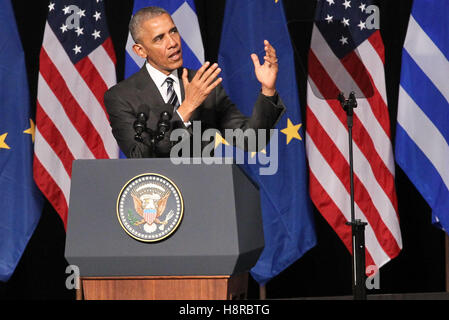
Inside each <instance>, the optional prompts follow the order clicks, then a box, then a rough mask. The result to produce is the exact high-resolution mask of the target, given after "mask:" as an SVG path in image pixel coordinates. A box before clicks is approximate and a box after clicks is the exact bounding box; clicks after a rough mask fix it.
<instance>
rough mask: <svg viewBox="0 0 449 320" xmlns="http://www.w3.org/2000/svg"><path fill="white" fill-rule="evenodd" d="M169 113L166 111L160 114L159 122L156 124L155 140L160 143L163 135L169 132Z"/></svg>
mask: <svg viewBox="0 0 449 320" xmlns="http://www.w3.org/2000/svg"><path fill="white" fill-rule="evenodd" d="M171 116H172V115H171V113H170V112H168V111H163V112H161V116H160V119H159V122H158V123H157V136H156V140H158V141H161V140H163V139H164V137H165V134H166V133H167V132H168V131H170V120H171Z"/></svg>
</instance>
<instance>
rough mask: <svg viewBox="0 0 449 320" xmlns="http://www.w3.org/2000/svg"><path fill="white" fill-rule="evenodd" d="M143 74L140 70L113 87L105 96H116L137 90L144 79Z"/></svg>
mask: <svg viewBox="0 0 449 320" xmlns="http://www.w3.org/2000/svg"><path fill="white" fill-rule="evenodd" d="M141 73H142V70H139V71H137V72H136V73H134V74H132V75H131V76H129V77H128V78H126V79H124V80H122V81H120V82H118V83H117V84H115V85H113V86H112V87H110V88H109V89H108V90H107V91H106V93H105V95H114V94H119V93H122V92H129V91H130V90H133V89H137V88H138V86H139V82H141V78H142V75H141Z"/></svg>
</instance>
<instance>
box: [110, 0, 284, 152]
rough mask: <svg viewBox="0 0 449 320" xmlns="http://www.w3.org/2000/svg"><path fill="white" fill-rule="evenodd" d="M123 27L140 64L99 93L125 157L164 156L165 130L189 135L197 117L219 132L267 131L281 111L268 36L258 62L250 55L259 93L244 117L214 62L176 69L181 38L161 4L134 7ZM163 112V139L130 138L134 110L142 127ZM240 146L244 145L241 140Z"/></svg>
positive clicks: (155, 124) (154, 124)
mask: <svg viewBox="0 0 449 320" xmlns="http://www.w3.org/2000/svg"><path fill="white" fill-rule="evenodd" d="M129 28H130V32H131V36H132V37H133V39H134V41H135V44H134V46H133V51H134V52H135V53H136V54H137V55H139V56H140V57H142V58H144V59H145V60H146V63H145V65H144V66H143V67H142V68H141V70H140V71H138V72H137V73H135V74H134V75H132V76H131V77H129V78H128V79H126V80H124V81H122V82H120V83H118V84H117V85H115V86H114V87H112V88H111V89H109V90H108V91H107V92H106V93H105V96H104V101H105V105H106V109H107V112H108V114H109V119H110V122H111V127H112V133H113V135H114V137H115V138H116V140H117V142H118V144H119V147H120V148H121V150H122V151H123V152H124V153H125V155H126V156H127V157H129V158H141V157H153V156H167V155H168V152H169V148H168V149H167V143H166V141H167V140H168V139H169V136H170V133H171V131H172V130H174V129H178V128H184V129H185V130H186V133H187V134H188V135H190V136H191V135H192V122H193V121H201V129H202V131H204V130H206V129H209V128H215V129H218V130H220V131H221V132H223V130H225V129H242V130H243V131H245V130H247V129H255V130H258V129H266V130H269V129H271V128H273V126H274V125H275V124H276V122H277V121H278V120H279V118H280V117H281V115H282V114H283V112H284V111H285V107H284V105H283V103H282V101H281V99H280V97H279V96H278V94H277V92H276V89H275V83H276V77H277V72H278V64H277V58H276V51H275V49H274V48H273V47H272V46H271V45H270V43H269V42H268V41H265V43H264V44H265V54H266V55H265V57H264V59H265V61H264V63H263V64H260V62H259V59H258V57H257V55H255V54H252V55H251V58H252V60H253V63H254V70H255V74H256V77H257V79H258V81H259V82H260V83H261V92H260V94H259V97H258V98H257V100H256V102H255V105H254V109H253V113H252V116H251V117H249V118H247V117H245V116H244V115H243V114H242V113H241V112H240V111H239V110H238V109H237V107H236V106H235V105H234V104H233V103H232V102H231V101H230V99H229V97H228V96H227V94H226V93H225V91H224V89H223V87H222V86H221V84H220V83H221V81H222V79H221V78H219V77H218V75H219V73H220V71H221V69H220V68H219V67H218V65H217V64H216V63H214V64H212V65H211V64H210V63H209V62H206V63H205V64H204V65H203V66H202V67H201V68H200V69H199V70H197V71H193V70H187V69H185V68H182V65H183V58H182V49H181V38H180V35H179V33H178V30H177V28H176V26H175V24H174V22H173V20H172V18H171V16H170V15H169V14H168V13H167V12H166V11H165V10H164V9H162V8H158V7H147V8H143V9H141V10H139V11H138V12H137V13H136V14H135V15H134V16H133V18H132V19H131V22H130V27H129ZM217 77H218V78H217ZM163 111H168V112H169V113H171V114H172V117H171V120H170V124H171V126H170V130H169V131H168V132H167V133H166V136H165V138H164V141H160V142H158V143H157V144H155V145H156V148H155V149H153V145H154V144H152V143H151V139H150V136H149V135H148V133H146V132H144V133H142V139H141V141H136V139H135V130H134V128H133V124H134V122H135V121H136V117H137V115H138V114H139V113H144V114H146V115H147V116H148V120H147V122H146V125H147V127H148V128H150V129H151V130H153V131H157V127H158V121H159V120H160V114H161V112H163ZM169 143H170V142H169ZM241 147H244V148H246V149H248V145H246V144H245V145H242V146H241ZM250 147H251V146H250ZM158 148H160V149H161V150H159V151H158ZM252 149H254V147H252ZM155 151H156V153H155ZM250 151H253V150H250Z"/></svg>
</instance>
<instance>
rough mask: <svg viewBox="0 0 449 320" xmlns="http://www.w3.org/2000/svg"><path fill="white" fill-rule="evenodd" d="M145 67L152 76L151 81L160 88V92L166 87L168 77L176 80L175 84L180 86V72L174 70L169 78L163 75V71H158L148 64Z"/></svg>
mask: <svg viewBox="0 0 449 320" xmlns="http://www.w3.org/2000/svg"><path fill="white" fill-rule="evenodd" d="M145 65H146V67H147V71H148V73H149V74H150V77H151V79H153V81H154V83H155V84H156V86H157V87H158V88H159V90H160V89H161V88H162V86H163V85H164V83H165V80H166V79H167V77H170V78H172V79H173V80H174V83H175V84H179V78H178V70H173V71H172V73H170V74H169V75H168V76H166V75H165V74H163V73H162V72H161V71H159V70H157V69H156V68H155V67H153V66H152V65H151V64H149V63H148V62H145Z"/></svg>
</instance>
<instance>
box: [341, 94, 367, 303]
mask: <svg viewBox="0 0 449 320" xmlns="http://www.w3.org/2000/svg"><path fill="white" fill-rule="evenodd" d="M338 101H340V104H341V106H342V107H343V110H345V112H346V115H347V124H348V139H349V177H350V195H351V221H350V222H347V223H346V224H347V225H350V226H351V230H352V292H353V296H354V300H366V290H365V278H366V272H365V270H366V268H365V226H366V225H367V223H366V222H362V221H361V220H360V219H355V209H354V165H353V150H352V127H353V116H354V109H355V108H357V100H356V98H355V94H354V92H351V93H350V94H349V98H348V99H346V98H345V96H344V93H343V92H341V93H340V94H339V95H338Z"/></svg>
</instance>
